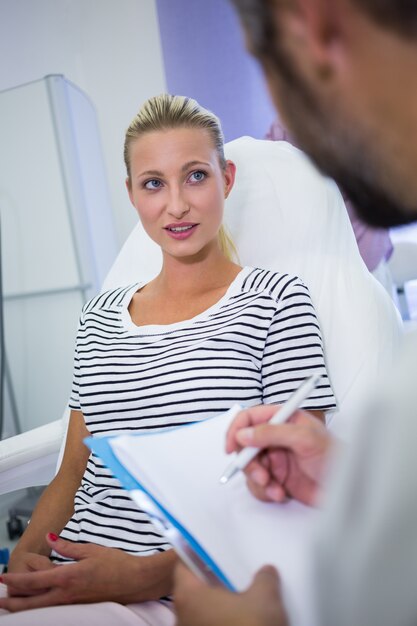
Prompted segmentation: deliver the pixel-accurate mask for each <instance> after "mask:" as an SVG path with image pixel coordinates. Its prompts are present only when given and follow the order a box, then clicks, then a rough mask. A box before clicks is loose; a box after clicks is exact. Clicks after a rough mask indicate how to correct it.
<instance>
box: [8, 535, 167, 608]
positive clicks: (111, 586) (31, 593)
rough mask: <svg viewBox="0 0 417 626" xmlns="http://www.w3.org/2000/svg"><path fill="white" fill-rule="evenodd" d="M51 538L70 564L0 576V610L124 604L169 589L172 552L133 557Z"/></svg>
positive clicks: (50, 543)
mask: <svg viewBox="0 0 417 626" xmlns="http://www.w3.org/2000/svg"><path fill="white" fill-rule="evenodd" d="M55 537H56V535H55V536H54V535H51V534H49V535H47V542H48V544H49V545H50V547H51V548H53V549H54V550H55V551H56V552H57V553H58V554H60V555H62V556H66V557H69V558H72V559H74V560H75V562H74V563H68V564H64V565H57V566H56V565H54V566H53V568H52V569H48V570H44V571H36V572H30V573H11V574H9V573H8V574H3V576H2V577H1V578H2V582H3V583H4V584H5V585H7V588H8V594H9V597H7V598H1V599H0V608H3V609H6V610H8V611H12V612H13V611H23V610H26V609H34V608H39V607H44V606H53V605H59V604H79V603H86V602H103V601H114V602H119V603H121V604H128V603H131V602H141V601H145V600H154V599H159V598H160V597H161V596H164V595H166V594H168V593H170V592H171V591H172V575H173V569H174V564H175V561H176V557H175V555H174V554H173V551H172V550H169V551H168V552H165V553H158V554H156V555H152V556H144V557H136V556H132V555H129V554H126V553H125V552H123V551H121V550H116V549H114V548H106V547H103V546H99V545H96V544H91V543H86V544H81V543H73V542H71V541H66V540H64V539H61V538H59V537H58V538H55Z"/></svg>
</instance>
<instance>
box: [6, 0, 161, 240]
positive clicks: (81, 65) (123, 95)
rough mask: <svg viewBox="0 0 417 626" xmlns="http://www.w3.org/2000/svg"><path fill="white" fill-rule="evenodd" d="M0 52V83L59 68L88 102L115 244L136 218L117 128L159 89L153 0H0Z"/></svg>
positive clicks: (16, 82)
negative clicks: (94, 122) (100, 154)
mask: <svg viewBox="0 0 417 626" xmlns="http://www.w3.org/2000/svg"><path fill="white" fill-rule="evenodd" d="M0 58H1V59H2V63H1V64H0V90H3V89H8V88H10V87H14V86H16V85H19V84H22V83H26V82H30V81H33V80H37V79H39V78H42V77H43V76H45V75H46V74H64V75H65V76H66V77H67V78H68V79H69V80H71V81H73V82H74V83H75V84H76V85H78V86H79V87H80V88H81V89H83V90H84V91H85V92H86V93H87V94H88V95H89V97H90V98H91V100H92V101H93V103H94V104H95V106H96V109H97V115H98V122H99V127H100V131H101V137H102V144H103V152H104V159H105V164H106V169H107V175H108V181H109V187H110V194H111V201H112V205H113V209H114V212H115V224H116V229H117V238H118V240H119V243H120V244H121V243H122V242H123V241H124V239H125V238H126V236H127V235H128V233H129V232H130V230H131V229H132V227H133V225H134V223H135V222H136V215H135V213H134V210H133V208H132V207H131V205H130V203H129V201H128V198H127V195H126V191H125V187H124V179H125V171H124V165H123V156H122V149H123V140H124V132H125V129H126V127H127V126H128V124H129V122H130V120H131V118H132V117H133V116H134V115H135V113H136V111H137V109H138V108H139V105H140V104H141V103H142V102H143V101H144V100H145V99H146V98H148V97H150V96H152V95H155V94H158V93H161V92H162V91H165V90H166V86H165V75H164V68H163V60H162V53H161V44H160V37H159V27H158V20H157V13H156V7H155V1H154V0H0ZM28 106H30V103H28ZM4 122H5V120H0V123H4ZM6 123H7V122H6ZM22 129H24V119H22ZM39 158H40V159H41V158H42V146H41V145H40V146H39Z"/></svg>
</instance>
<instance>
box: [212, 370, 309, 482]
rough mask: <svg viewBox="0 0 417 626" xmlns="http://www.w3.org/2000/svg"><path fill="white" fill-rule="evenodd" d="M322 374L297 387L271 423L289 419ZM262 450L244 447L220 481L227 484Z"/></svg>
mask: <svg viewBox="0 0 417 626" xmlns="http://www.w3.org/2000/svg"><path fill="white" fill-rule="evenodd" d="M320 378H321V376H320V374H314V375H313V376H309V377H308V378H306V379H305V380H303V382H302V383H301V385H300V386H299V387H298V389H296V390H295V391H294V392H293V393H292V394H291V395H290V397H289V398H288V400H287V401H286V402H285V403H284V404H283V405H281V407H280V409H279V411H277V412H276V413H274V414H273V416H272V417H271V419H270V420H269V422H268V423H269V424H283V423H284V422H286V421H287V419H288V418H289V417H291V415H292V414H293V413H295V411H296V410H297V409H298V408H299V407H300V404H301V403H302V402H303V401H304V400H306V398H308V397H309V395H310V394H311V392H312V391H313V389H314V387H315V386H316V385H317V383H318V382H319V380H320ZM260 451H261V449H260V448H254V447H251V446H250V447H248V448H243V450H241V451H240V452H239V454H237V455H236V456H235V458H234V459H233V461H232V462H231V463H230V465H229V466H228V467H227V468H226V469H225V471H224V472H223V474H222V476H221V478H220V482H221V483H222V484H223V485H225V484H226V483H227V482H228V481H229V480H230V479H231V478H232V476H234V475H235V474H237V472H238V471H239V470H242V469H244V468H245V467H246V466H247V465H248V463H250V461H252V459H254V458H255V457H256V455H257V454H259V452H260Z"/></svg>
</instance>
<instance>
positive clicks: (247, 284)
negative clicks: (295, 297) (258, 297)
mask: <svg viewBox="0 0 417 626" xmlns="http://www.w3.org/2000/svg"><path fill="white" fill-rule="evenodd" d="M242 291H243V292H246V293H249V292H256V293H258V294H264V295H267V296H269V297H270V298H272V299H273V300H274V301H275V302H279V301H281V300H282V299H283V298H284V297H287V296H289V294H296V293H300V294H305V295H308V288H307V286H306V285H305V283H304V282H303V280H302V279H301V278H300V277H299V276H296V275H295V274H291V273H288V272H281V271H279V272H277V271H274V270H268V269H262V268H259V267H254V268H248V273H247V275H246V278H245V280H244V281H243V283H242Z"/></svg>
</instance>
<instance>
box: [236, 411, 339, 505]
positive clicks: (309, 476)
mask: <svg viewBox="0 0 417 626" xmlns="http://www.w3.org/2000/svg"><path fill="white" fill-rule="evenodd" d="M276 409H277V407H276V406H273V405H264V406H257V407H253V408H250V409H246V410H245V411H241V412H240V413H239V414H238V415H237V416H236V418H235V419H234V420H233V422H232V424H231V426H230V428H229V431H228V433H227V437H226V452H229V453H230V452H234V451H239V450H241V449H242V447H245V446H254V447H256V448H259V449H260V454H259V455H258V456H257V457H256V458H255V459H254V460H253V461H251V463H249V464H248V466H247V467H246V469H245V474H246V477H247V482H248V487H249V489H250V491H251V492H252V493H253V495H254V496H255V497H257V498H258V499H259V500H265V501H274V502H283V501H284V500H286V499H287V498H294V499H296V500H299V501H300V502H304V503H305V504H309V505H314V504H315V503H316V501H317V497H318V493H319V491H320V487H321V482H322V478H323V473H324V468H325V466H326V464H327V461H328V456H329V452H330V448H332V447H333V445H334V440H333V437H332V436H331V435H330V434H329V432H328V431H327V430H326V427H325V426H324V424H323V423H322V422H321V421H320V420H319V419H317V418H316V417H314V416H313V415H312V414H311V413H309V412H307V411H302V410H298V411H296V412H295V413H294V414H293V415H292V416H291V418H290V419H289V420H288V421H287V422H286V423H284V424H279V425H276V424H268V423H267V422H268V421H269V420H270V419H271V417H272V415H273V414H274V413H275V411H276Z"/></svg>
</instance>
